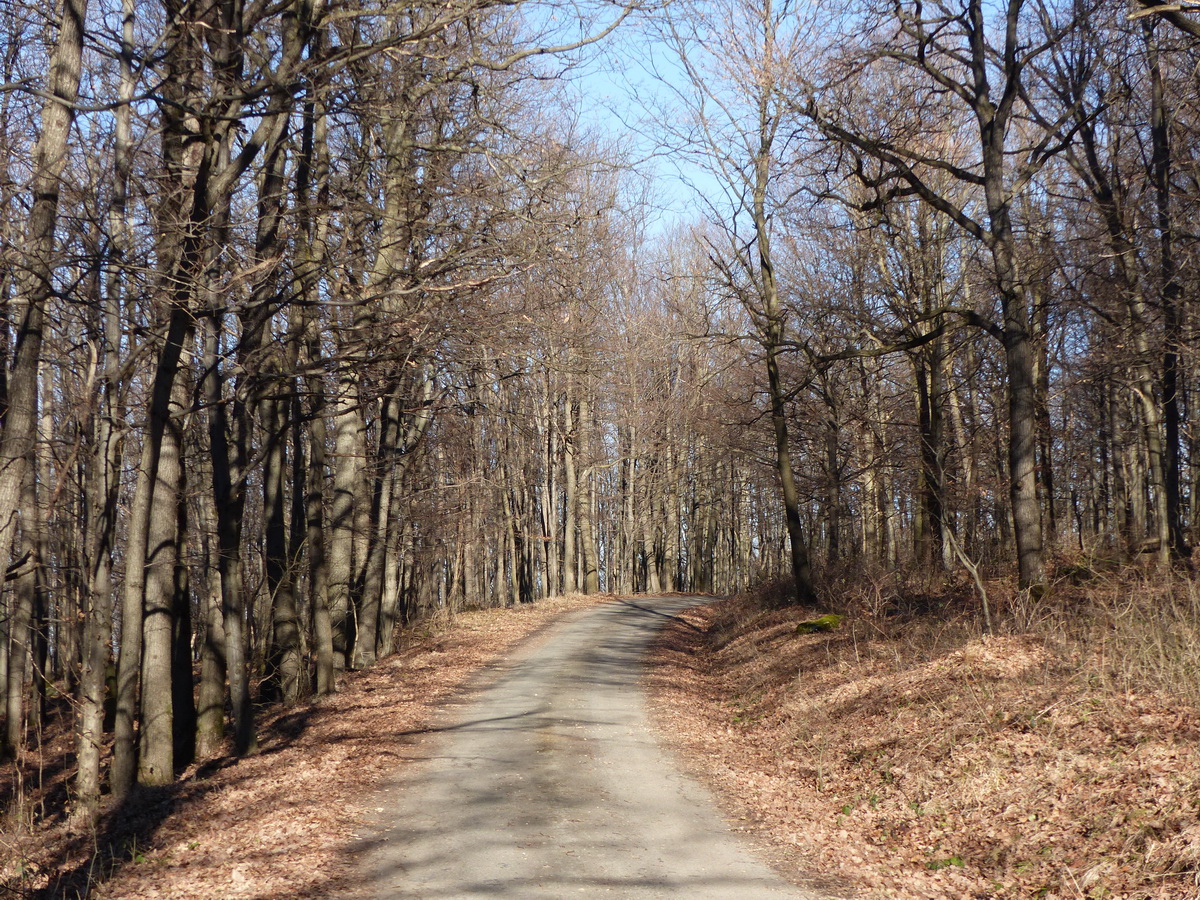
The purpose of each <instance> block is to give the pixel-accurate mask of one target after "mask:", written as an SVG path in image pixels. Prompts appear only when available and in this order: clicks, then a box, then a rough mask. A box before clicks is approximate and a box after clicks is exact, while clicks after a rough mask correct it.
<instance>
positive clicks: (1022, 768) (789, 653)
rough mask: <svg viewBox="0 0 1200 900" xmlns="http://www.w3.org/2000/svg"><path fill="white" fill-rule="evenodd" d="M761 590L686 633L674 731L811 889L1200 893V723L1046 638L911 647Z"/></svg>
mask: <svg viewBox="0 0 1200 900" xmlns="http://www.w3.org/2000/svg"><path fill="white" fill-rule="evenodd" d="M812 612H813V611H812V610H762V609H760V608H758V607H757V606H756V605H755V604H754V603H752V602H751V601H749V600H748V599H745V598H735V599H734V600H731V601H726V602H724V603H720V604H714V605H711V606H706V607H699V608H696V609H693V610H691V611H690V612H687V613H684V614H683V615H682V617H683V619H684V620H685V624H679V625H674V626H671V627H669V629H668V631H667V632H666V633H665V634H664V636H663V637H662V639H661V640H660V642H659V643H658V645H657V646H656V648H655V650H654V654H653V657H654V662H655V664H654V666H653V668H652V669H651V672H650V674H649V676H648V686H649V688H650V690H651V693H652V697H653V705H654V708H655V710H656V715H657V720H658V722H659V728H660V732H661V735H662V737H663V739H664V740H666V741H667V742H668V743H670V744H673V745H674V746H675V748H676V749H677V751H678V752H679V754H680V755H681V757H682V758H683V759H684V761H685V765H686V766H687V767H688V768H689V769H691V770H692V771H693V772H695V773H696V774H698V775H700V776H701V777H703V778H705V779H706V780H708V781H710V782H711V783H712V784H713V786H714V787H715V789H716V793H717V794H718V796H720V797H721V798H722V800H723V802H724V803H726V805H727V807H728V810H729V812H730V814H731V815H732V816H734V817H735V818H737V819H739V820H742V821H743V822H745V823H746V825H747V828H748V830H750V831H752V832H753V833H754V834H756V835H758V836H759V837H760V838H762V839H765V840H767V841H769V842H770V843H771V844H772V845H773V846H774V847H775V848H776V850H777V851H779V852H778V853H777V854H776V855H777V856H779V858H780V859H781V860H782V861H783V864H784V865H785V867H786V868H788V869H790V870H791V874H792V875H793V876H794V877H795V878H796V879H797V880H800V881H801V882H804V881H806V880H811V879H812V873H814V872H815V873H820V874H821V876H823V877H824V878H826V879H836V880H840V881H841V882H842V883H844V884H847V885H850V886H852V887H853V889H854V890H853V892H852V893H854V895H855V896H859V897H863V898H878V900H883V898H888V900H918V898H920V900H924V898H932V900H951V898H954V900H958V898H1045V900H1056V898H1063V900H1066V898H1087V900H1093V898H1094V900H1100V898H1114V900H1115V898H1127V900H1197V898H1200V715H1197V711H1196V710H1195V709H1194V708H1192V707H1190V706H1189V705H1187V704H1186V703H1180V702H1179V701H1178V699H1176V698H1173V697H1168V696H1166V695H1164V694H1163V693H1161V692H1156V691H1152V690H1145V691H1137V690H1123V691H1117V692H1114V691H1112V690H1111V689H1101V688H1100V687H1097V686H1094V685H1092V684H1089V682H1088V680H1087V679H1086V678H1085V677H1081V671H1085V670H1083V669H1081V667H1080V666H1079V665H1077V664H1074V663H1072V662H1071V661H1069V660H1063V659H1062V658H1060V657H1059V655H1058V654H1056V653H1055V652H1053V651H1052V650H1051V649H1050V648H1048V646H1047V644H1046V642H1045V641H1044V640H1042V639H1040V638H1038V637H1035V636H1032V635H1021V634H1017V635H1006V636H1000V637H995V636H993V637H990V638H986V639H984V638H981V637H979V636H977V635H976V636H974V637H972V636H970V635H969V634H963V635H959V636H957V637H954V638H953V639H946V640H944V641H942V642H941V644H940V645H937V644H935V645H934V646H932V647H928V646H926V647H923V648H921V649H919V650H914V647H913V645H912V643H911V642H909V641H906V640H905V639H904V638H903V637H902V636H901V635H890V634H888V633H885V632H884V631H883V630H881V629H877V628H872V627H870V626H869V624H867V623H864V622H861V621H860V622H855V621H850V622H847V627H844V628H840V629H838V630H836V631H832V632H829V633H815V634H797V633H796V631H797V629H796V624H797V622H798V621H801V620H802V619H804V618H805V617H806V616H811V614H812Z"/></svg>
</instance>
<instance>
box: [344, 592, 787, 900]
mask: <svg viewBox="0 0 1200 900" xmlns="http://www.w3.org/2000/svg"><path fill="white" fill-rule="evenodd" d="M697 602H700V601H697V600H695V599H688V598H663V599H642V598H639V599H637V600H636V601H616V602H613V603H611V604H607V605H605V606H602V607H599V608H597V609H594V610H590V611H588V612H587V613H585V614H583V615H581V616H578V617H573V618H572V619H569V620H568V621H566V622H564V623H561V624H560V625H559V626H557V627H556V628H555V629H554V630H553V631H552V632H551V633H550V634H549V635H548V636H547V637H546V639H544V640H542V641H540V642H538V643H537V645H536V646H533V647H531V648H530V649H528V650H526V651H524V652H523V653H519V654H518V655H516V656H514V657H513V658H511V659H510V660H509V661H508V662H507V663H506V664H505V665H504V666H503V667H501V669H500V672H499V675H498V677H496V678H495V680H494V681H493V682H492V683H491V684H490V686H488V687H487V688H485V689H484V690H483V691H482V692H481V693H480V694H478V695H476V696H475V697H473V698H472V699H471V700H470V702H469V704H468V705H466V706H465V707H463V708H462V709H461V710H459V711H458V712H457V714H456V715H455V717H454V718H453V719H452V720H451V721H449V722H447V723H446V725H445V727H443V728H440V729H438V731H439V732H440V733H439V734H438V735H436V736H435V737H433V738H431V739H430V743H429V744H428V746H427V750H428V754H429V756H428V759H426V760H425V761H424V762H421V763H419V764H417V765H416V766H415V771H413V772H411V773H408V774H406V775H404V776H402V779H401V781H400V782H398V783H397V785H396V786H395V787H394V788H393V790H391V791H390V792H389V793H388V799H387V800H385V801H383V804H382V806H383V809H382V810H381V811H380V813H379V822H378V832H377V834H376V835H375V836H374V837H373V838H372V839H370V840H368V841H366V842H364V845H363V849H362V852H361V857H360V860H359V862H360V864H361V870H362V873H363V877H364V878H365V879H366V883H367V884H366V886H367V888H368V891H369V892H370V893H371V894H373V895H374V896H377V897H380V898H387V900H394V898H421V900H441V898H478V897H510V898H520V900H526V898H555V900H562V898H564V897H581V896H582V897H597V896H612V897H620V898H627V900H649V898H667V897H670V898H687V900H768V898H771V900H780V898H793V900H800V898H807V897H808V896H809V895H807V894H805V893H804V892H803V891H801V890H800V889H799V888H796V887H793V886H791V885H789V884H787V883H786V882H784V881H783V880H781V879H780V878H779V876H777V875H775V874H774V873H773V872H772V871H771V870H770V869H769V868H767V866H765V865H764V864H763V863H762V862H760V861H758V860H757V859H755V858H754V857H753V856H752V855H751V854H750V853H749V852H748V850H747V848H746V847H745V846H743V845H742V844H741V843H740V841H739V839H738V838H737V836H736V835H734V834H733V833H732V832H731V831H730V830H729V828H728V827H727V826H726V825H725V824H724V822H723V821H722V819H721V816H720V813H719V812H718V810H717V808H716V806H715V804H714V803H713V800H712V798H711V797H710V796H709V795H708V793H707V792H706V791H705V790H704V789H703V788H701V787H700V786H699V785H698V784H696V783H695V782H694V781H692V780H691V779H690V778H688V777H686V776H684V775H682V774H680V773H679V772H678V771H676V769H675V763H674V761H673V760H672V759H671V758H670V756H669V755H668V754H667V753H666V752H664V750H663V749H662V748H661V747H660V746H659V745H658V744H657V743H656V741H655V740H654V738H653V736H652V735H651V733H650V731H649V729H648V727H647V722H646V713H645V708H644V702H643V697H642V693H641V690H640V688H639V685H638V678H639V673H640V670H641V659H642V656H643V653H644V651H645V649H646V646H647V644H648V643H649V642H650V640H651V639H652V638H653V637H654V635H655V634H656V633H657V631H658V630H659V629H660V628H661V627H662V626H663V624H665V623H666V622H667V621H668V620H669V618H670V617H671V615H672V614H674V613H676V612H678V611H679V610H681V609H683V608H685V607H687V606H690V605H693V604H695V603H697Z"/></svg>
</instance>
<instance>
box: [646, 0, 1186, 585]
mask: <svg viewBox="0 0 1200 900" xmlns="http://www.w3.org/2000/svg"><path fill="white" fill-rule="evenodd" d="M1143 5H1144V6H1145V7H1146V9H1145V10H1143V11H1139V12H1138V13H1137V14H1136V15H1134V16H1133V17H1132V20H1130V19H1128V18H1126V17H1125V15H1124V13H1122V11H1119V10H1118V11H1113V12H1112V13H1111V15H1110V14H1109V13H1106V12H1105V11H1103V10H1100V9H1099V8H1098V7H1094V6H1089V5H1086V4H1085V5H1082V6H1081V5H1080V4H1077V3H1072V4H1055V3H1033V2H1027V0H1014V2H1011V3H1005V4H1001V5H1000V6H989V5H987V4H984V3H977V2H974V0H962V2H947V3H934V4H929V3H925V4H909V3H903V2H898V3H882V4H872V5H869V6H868V7H867V8H864V9H863V10H855V11H849V12H846V13H845V14H843V15H841V16H836V17H832V18H830V17H828V16H826V17H819V16H813V15H810V14H809V13H808V12H807V11H805V10H801V9H797V8H792V7H790V6H787V5H786V4H785V5H774V6H773V5H772V4H771V3H763V2H750V3H734V4H726V5H724V6H721V5H718V6H716V7H713V6H712V5H708V6H706V7H705V8H704V9H703V10H687V11H683V10H682V8H676V10H677V15H678V19H676V20H672V25H671V31H670V39H671V41H672V42H673V46H675V47H676V49H677V51H678V55H679V58H680V60H681V63H682V65H683V67H684V70H685V73H686V74H687V76H688V80H687V87H686V88H684V89H682V90H680V89H678V88H677V89H676V90H680V92H681V93H682V94H683V95H684V96H683V97H682V99H681V104H682V106H683V107H684V108H686V110H687V111H688V113H689V118H688V119H687V120H686V121H687V126H686V127H681V128H672V127H671V124H670V123H672V122H678V121H681V120H680V119H678V118H676V119H671V118H670V117H669V116H668V117H664V118H663V121H664V123H665V124H664V128H663V138H662V139H663V142H664V144H665V145H667V146H671V147H674V148H677V149H678V150H679V151H680V152H687V153H690V154H693V155H694V156H696V157H697V158H699V159H700V160H701V162H702V164H705V165H707V166H708V167H709V168H710V170H711V171H712V172H713V173H714V174H715V175H716V177H717V179H718V182H719V183H720V184H721V185H723V186H726V188H727V190H728V191H729V199H730V203H729V204H728V207H727V208H725V209H720V208H718V207H717V206H715V205H712V206H710V209H709V213H708V216H709V217H710V218H711V219H713V220H714V222H715V223H716V225H717V226H718V228H719V229H720V230H722V231H724V232H727V233H728V234H729V235H730V236H731V240H730V249H729V250H728V251H723V252H712V251H711V250H710V252H709V255H710V263H711V274H712V275H713V277H715V278H716V279H717V283H718V284H725V285H735V284H737V283H738V279H739V277H740V278H741V279H742V283H743V284H744V285H745V288H744V289H749V288H751V287H752V286H753V287H754V290H751V291H749V293H747V296H751V297H753V298H755V299H754V302H753V303H750V304H747V305H746V306H745V307H744V313H743V317H741V320H740V322H739V321H736V320H737V319H738V317H737V316H736V315H735V321H734V322H733V323H732V324H731V325H730V326H729V327H728V330H726V331H725V332H724V333H725V334H737V333H739V332H742V333H746V334H758V335H765V336H766V338H767V340H766V341H765V343H764V344H763V346H764V348H768V349H767V350H766V355H767V356H768V357H773V359H774V369H775V371H776V372H779V373H783V377H782V379H780V376H779V375H775V374H773V373H772V372H768V373H767V377H766V379H765V381H764V382H762V383H761V384H760V385H759V386H757V387H756V389H757V390H761V391H763V392H764V396H766V397H768V398H780V401H781V402H780V404H779V405H777V406H775V407H774V408H775V409H782V410H784V411H785V413H786V415H785V417H784V419H783V425H784V429H785V431H786V435H785V437H784V439H783V441H782V443H783V444H784V445H785V450H787V451H788V452H789V453H791V454H792V458H793V460H794V465H793V466H792V468H793V470H794V472H795V473H796V476H797V477H796V479H795V482H796V485H797V491H796V494H795V503H794V506H795V508H797V509H798V510H799V517H798V518H799V519H801V520H807V523H806V524H807V530H808V532H809V533H810V534H812V535H814V538H813V547H814V549H815V550H816V551H817V558H819V557H820V555H821V553H822V552H823V554H824V556H825V560H826V564H827V565H829V566H836V565H838V564H839V563H838V561H839V559H841V558H843V554H844V548H845V546H846V541H845V540H844V537H845V536H846V535H845V534H844V532H845V530H846V529H847V528H849V529H850V531H851V536H852V537H853V538H854V545H856V546H858V547H861V548H863V552H864V553H865V555H866V556H867V557H868V558H870V559H879V560H885V561H886V562H887V563H888V564H891V565H897V564H904V562H905V560H906V559H908V560H915V561H917V562H918V564H919V565H921V566H922V567H928V566H930V565H931V564H932V565H933V566H934V568H939V569H940V568H943V567H952V566H954V565H956V564H957V561H958V560H959V559H960V554H962V553H965V554H966V555H967V558H968V559H970V558H974V559H976V560H978V559H980V558H987V559H989V560H992V561H994V562H997V563H998V562H999V559H1000V556H998V554H1011V558H1012V559H1014V560H1015V561H1016V563H1017V574H1018V582H1019V585H1020V587H1021V588H1023V589H1029V590H1033V591H1035V592H1041V591H1043V590H1044V589H1045V583H1046V581H1047V578H1048V577H1049V573H1048V570H1047V565H1046V563H1047V557H1048V554H1054V553H1056V552H1060V551H1061V550H1062V549H1063V547H1064V545H1065V541H1066V540H1067V539H1068V536H1069V538H1070V540H1071V541H1072V542H1074V543H1075V544H1076V545H1077V546H1078V547H1079V548H1082V549H1085V550H1087V551H1089V552H1091V551H1095V550H1099V549H1102V548H1104V547H1106V546H1107V547H1113V546H1114V545H1119V547H1120V550H1121V552H1123V553H1125V554H1135V555H1136V554H1139V553H1141V552H1148V551H1152V552H1153V553H1154V554H1156V556H1157V557H1158V559H1159V561H1160V563H1161V564H1162V565H1169V564H1170V563H1171V561H1172V560H1179V559H1182V558H1185V557H1186V556H1187V554H1188V553H1189V552H1190V542H1189V541H1188V540H1187V539H1184V535H1185V533H1190V534H1193V535H1194V534H1196V515H1195V512H1194V507H1195V500H1194V490H1195V489H1194V487H1193V488H1191V489H1190V490H1189V491H1185V490H1184V489H1183V488H1182V485H1185V484H1190V485H1195V484H1196V474H1195V473H1196V470H1197V466H1196V464H1195V459H1196V457H1195V444H1194V442H1192V443H1191V444H1190V445H1189V446H1184V443H1185V442H1184V439H1183V435H1184V434H1185V433H1186V432H1187V428H1186V427H1182V426H1181V424H1180V423H1182V422H1183V420H1184V418H1186V409H1187V404H1186V403H1180V400H1181V399H1182V398H1184V397H1186V396H1187V395H1188V392H1189V391H1193V390H1195V389H1196V386H1195V384H1194V377H1193V375H1194V373H1192V372H1191V370H1190V368H1189V366H1191V365H1192V362H1191V359H1192V357H1193V356H1194V355H1193V354H1192V353H1191V352H1190V349H1184V348H1190V337H1189V336H1188V335H1189V334H1193V333H1192V332H1189V329H1194V310H1193V311H1192V312H1184V310H1185V308H1190V305H1189V304H1188V303H1187V302H1186V301H1184V300H1183V299H1182V298H1184V297H1186V296H1187V295H1188V290H1187V289H1186V288H1184V287H1183V281H1181V279H1185V278H1190V277H1191V274H1186V275H1185V273H1190V271H1191V270H1190V268H1189V267H1190V266H1192V265H1194V254H1195V246H1194V243H1190V242H1189V241H1186V240H1182V239H1181V238H1182V234H1181V232H1180V230H1179V222H1180V221H1182V219H1181V218H1180V216H1181V215H1186V213H1184V212H1183V211H1184V210H1185V209H1190V208H1191V204H1192V203H1193V202H1194V198H1195V196H1196V191H1195V186H1196V181H1195V177H1194V176H1195V171H1194V166H1195V161H1194V160H1193V159H1191V157H1190V156H1189V155H1188V154H1186V153H1183V151H1182V150H1181V148H1182V147H1183V146H1184V145H1185V143H1186V140H1187V139H1185V138H1184V137H1183V135H1184V134H1185V133H1186V134H1191V132H1190V131H1188V129H1191V128H1193V127H1194V124H1195V123H1194V122H1193V121H1192V120H1193V115H1192V113H1193V109H1192V106H1193V104H1191V102H1190V101H1189V100H1186V99H1183V98H1187V97H1190V96H1191V95H1192V94H1194V91H1192V90H1190V88H1187V87H1184V86H1183V82H1174V81H1172V79H1173V78H1174V77H1175V75H1173V74H1172V73H1179V74H1180V75H1181V74H1182V72H1183V71H1184V70H1186V67H1187V66H1188V65H1190V64H1191V62H1192V61H1194V56H1195V47H1194V42H1192V43H1191V44H1189V43H1188V42H1187V41H1186V40H1185V39H1183V38H1181V37H1180V32H1182V33H1185V34H1186V33H1188V25H1189V23H1190V21H1191V20H1190V19H1187V18H1186V16H1184V17H1183V19H1182V20H1181V21H1180V22H1176V23H1175V24H1176V26H1177V28H1178V31H1175V32H1167V31H1166V28H1167V26H1166V25H1165V24H1162V23H1158V24H1156V21H1157V19H1159V18H1160V17H1163V16H1167V17H1168V20H1169V21H1174V18H1179V17H1180V16H1183V15H1184V14H1182V13H1180V12H1179V11H1177V10H1174V9H1173V8H1170V9H1168V8H1165V7H1164V8H1162V9H1159V8H1158V7H1157V6H1156V5H1154V4H1143ZM1152 7H1153V9H1152ZM738 17H740V18H738ZM1171 17H1174V18H1171ZM734 19H737V20H738V21H740V22H742V23H743V24H742V25H741V26H740V27H734V26H732V25H730V24H729V23H730V22H732V21H733V20H734ZM749 22H753V23H755V24H754V27H749V26H748V25H747V24H746V23H749ZM760 26H761V27H760ZM1164 34H1167V35H1169V36H1167V37H1164ZM706 63H711V65H708V66H707V68H705V64H706ZM1176 67H1178V68H1176ZM1172 85H1175V86H1174V87H1172ZM755 162H757V163H758V166H757V167H756V166H755V165H754V164H755ZM764 185H765V186H766V188H767V189H766V191H765V192H763V191H762V187H763V186H764ZM759 197H765V198H767V199H768V200H769V201H770V202H769V203H766V204H760V205H759V206H757V207H756V203H757V202H758V198H759ZM760 209H761V210H762V212H763V213H764V214H759V210H760ZM760 223H764V224H765V225H766V226H767V227H766V229H765V230H764V229H763V228H760V227H758V225H759V224H760ZM713 233H714V230H713V229H712V226H711V225H708V226H706V227H705V229H704V230H700V231H699V232H698V234H697V240H698V241H699V242H701V243H702V244H703V245H706V246H709V247H711V246H712V244H711V241H712V234H713ZM764 235H765V236H766V238H767V240H764ZM763 248H766V249H767V250H768V251H769V256H767V257H763V256H762V254H761V250H762V249H763ZM753 254H757V258H756V257H755V256H753ZM1185 259H1186V260H1187V262H1186V263H1185V262H1183V260H1185ZM751 262H753V263H755V266H756V267H760V268H761V272H764V273H769V274H770V276H771V277H770V278H769V279H767V278H764V277H763V276H761V275H759V274H757V271H758V269H756V268H752V267H751V266H750V263H751ZM768 282H774V283H775V284H776V285H777V288H776V293H777V296H778V297H779V298H780V299H779V304H778V305H777V306H771V305H769V304H766V301H765V300H762V299H761V298H762V297H765V296H766V294H764V293H763V291H762V287H763V286H764V285H767V284H768ZM714 289H715V290H721V288H720V287H716V288H714ZM767 293H768V294H769V293H770V291H767ZM1114 303H1115V304H1116V305H1114ZM755 304H757V305H755ZM771 309H776V310H778V311H779V312H778V316H777V317H775V318H774V319H773V318H772V316H771V315H768V314H767V313H768V312H769V311H770V310H771ZM772 321H774V322H785V321H786V322H787V323H788V329H789V332H790V333H789V334H788V335H787V336H786V337H785V338H784V339H782V340H780V339H779V338H778V334H779V332H778V330H776V331H775V332H774V333H775V334H776V339H775V340H771V339H770V337H771V330H770V329H767V330H766V331H764V330H763V323H764V322H765V323H768V324H769V323H770V322H772ZM1187 322H1192V324H1191V325H1187V324H1186V323H1187ZM711 336H712V335H711V333H710V337H711ZM980 336H990V337H991V338H994V339H995V340H996V342H997V345H998V349H999V350H1000V351H1001V352H1000V353H999V354H993V353H991V352H990V351H989V350H988V349H987V347H986V343H985V342H982V341H980V340H979V338H980ZM770 346H773V347H774V351H773V352H772V351H771V350H770V349H769V348H770ZM899 360H907V361H908V367H909V368H908V371H907V372H905V371H904V370H903V368H898V367H897V366H898V365H899V362H898V361H899ZM1184 373H1188V375H1187V376H1185V375H1184ZM1181 379H1182V380H1181ZM777 383H778V384H781V385H782V386H781V387H777ZM1185 383H1187V384H1190V387H1185V386H1184V385H1185ZM904 394H908V395H909V396H910V397H911V400H908V401H904V400H903V399H902V398H903V395H904ZM906 403H910V404H911V405H910V406H908V411H906V410H905V404H906ZM898 404H899V405H898ZM764 411H765V410H764ZM1084 421H1087V422H1090V423H1092V424H1091V425H1090V426H1084V425H1083V424H1082V423H1083V422H1084ZM775 434H776V437H778V435H779V430H778V429H775ZM767 436H768V435H767V431H765V430H764V431H763V432H760V437H761V439H762V440H766V439H767ZM786 482H787V478H786V476H784V477H783V484H784V491H783V493H784V495H785V500H784V503H783V507H784V509H785V511H786V510H787V509H788V508H790V507H792V506H793V502H792V500H790V499H787V494H788V493H789V491H788V490H787V487H786ZM1000 485H1007V490H1008V497H1007V499H1005V498H1003V497H1001V496H999V495H997V494H996V493H995V488H996V487H998V486H1000ZM901 537H906V541H905V543H906V544H907V547H908V552H907V553H903V552H902V553H896V552H895V545H894V544H893V545H892V547H888V544H889V542H892V541H894V540H895V539H896V538H901ZM1114 549H1115V547H1114Z"/></svg>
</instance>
